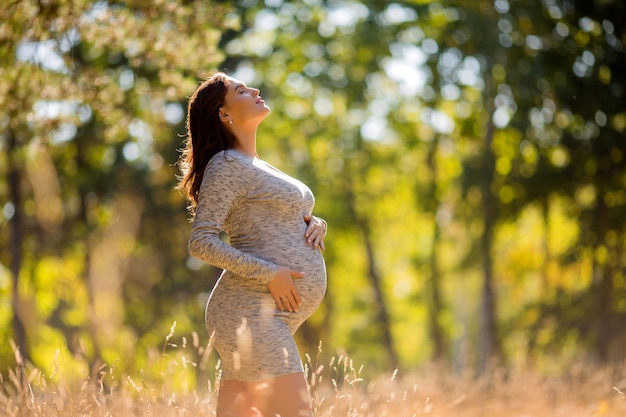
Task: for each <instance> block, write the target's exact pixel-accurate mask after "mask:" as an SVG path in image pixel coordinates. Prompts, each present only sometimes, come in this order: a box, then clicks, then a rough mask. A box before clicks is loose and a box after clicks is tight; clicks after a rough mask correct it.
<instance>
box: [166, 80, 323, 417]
mask: <svg viewBox="0 0 626 417" xmlns="http://www.w3.org/2000/svg"><path fill="white" fill-rule="evenodd" d="M269 111H270V109H269V107H268V106H267V105H266V104H265V102H264V101H263V99H262V98H261V96H260V93H259V90H257V89H255V88H250V87H248V86H246V85H245V84H244V83H243V82H241V81H239V80H237V79H234V78H232V77H230V76H227V75H225V74H223V73H216V74H214V75H213V76H212V77H210V78H209V79H208V80H206V81H204V82H203V83H202V84H201V85H200V87H198V89H197V90H196V91H195V92H194V94H193V95H192V96H191V98H190V99H189V105H188V114H187V138H186V141H185V148H184V149H183V153H182V155H181V159H180V161H179V167H180V169H181V172H182V177H181V179H180V183H179V185H178V186H179V188H180V189H183V190H184V191H185V192H186V194H187V196H188V199H189V201H190V207H189V208H190V210H191V213H192V215H193V224H192V227H191V235H190V238H189V252H190V253H191V255H193V256H195V257H197V258H199V259H202V260H203V261H205V262H207V263H209V264H211V265H214V266H216V267H218V268H221V269H223V270H224V271H223V272H222V275H221V276H220V278H219V280H218V282H217V284H216V285H215V287H214V289H213V291H212V292H211V296H210V297H209V301H208V303H207V307H206V327H207V330H208V332H209V334H210V335H211V337H212V338H213V343H214V346H215V349H216V350H217V352H218V354H219V356H220V360H221V363H222V375H221V378H220V384H219V393H218V402H217V417H230V416H263V417H275V416H277V415H278V416H281V417H299V416H303V417H304V416H307V417H310V416H312V415H313V414H312V411H311V404H310V402H311V401H310V396H309V392H308V388H307V383H306V379H305V377H304V370H303V367H302V362H301V359H300V355H299V353H298V348H297V346H296V343H295V341H294V338H293V335H294V333H295V331H296V330H297V329H298V327H299V326H300V325H301V324H302V323H303V322H304V320H306V319H307V318H308V317H309V316H310V315H311V314H313V312H314V311H315V310H316V309H317V307H318V306H319V305H320V303H321V302H322V299H323V297H324V293H325V291H326V267H325V265H324V259H323V257H322V253H321V251H322V250H324V240H323V239H324V237H325V235H326V227H327V226H326V222H325V221H324V220H322V219H320V218H318V217H315V216H313V214H312V211H313V206H314V203H315V200H314V197H313V194H312V192H311V190H310V189H309V188H308V187H307V186H306V185H305V184H303V183H302V182H300V181H298V180H296V179H294V178H292V177H290V176H288V175H287V174H285V173H283V172H281V171H280V170H278V169H277V168H275V167H273V166H271V165H270V164H268V163H267V162H264V161H263V160H261V159H259V157H258V155H257V152H256V133H257V128H258V126H259V124H260V123H261V122H262V121H263V119H264V118H265V117H266V116H267V114H268V113H269ZM222 232H224V233H225V234H226V235H227V236H228V241H229V242H228V243H226V242H225V241H224V240H222V239H220V234H221V233H222Z"/></svg>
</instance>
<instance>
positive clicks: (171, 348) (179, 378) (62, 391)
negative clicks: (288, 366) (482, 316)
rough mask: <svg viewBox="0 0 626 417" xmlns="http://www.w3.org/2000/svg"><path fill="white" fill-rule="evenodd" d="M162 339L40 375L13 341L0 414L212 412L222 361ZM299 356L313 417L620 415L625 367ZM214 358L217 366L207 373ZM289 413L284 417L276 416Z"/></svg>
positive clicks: (96, 416)
mask: <svg viewBox="0 0 626 417" xmlns="http://www.w3.org/2000/svg"><path fill="white" fill-rule="evenodd" d="M175 328H176V323H174V324H173V325H172V328H171V329H170V334H168V336H167V337H166V338H165V342H164V345H163V348H162V349H161V351H160V355H161V357H160V360H159V363H158V364H156V363H155V367H156V368H157V369H152V370H150V369H146V370H141V371H140V372H139V373H138V374H134V375H130V374H126V373H125V372H124V371H123V370H120V369H117V368H116V366H117V365H116V363H113V364H112V365H101V366H98V367H96V368H95V369H93V370H91V371H90V372H89V374H86V375H84V378H83V379H81V380H70V379H69V377H66V376H65V375H70V374H73V373H70V372H63V366H64V364H63V363H62V362H61V361H60V360H59V359H58V358H55V359H54V365H55V366H54V371H52V372H51V374H50V375H44V373H43V372H42V371H40V370H39V369H38V368H37V367H35V366H33V365H32V364H29V363H26V362H25V361H24V360H23V359H22V357H21V355H20V354H19V351H18V350H17V349H16V348H15V346H13V349H14V352H15V355H16V366H15V369H12V370H9V371H8V372H7V374H6V375H3V374H0V415H3V416H7V417H26V416H28V417H30V416H42V417H43V416H45V417H49V416H70V417H73V416H75V417H86V416H90V417H91V416H93V417H114V416H115V417H130V416H147V417H152V416H154V417H182V416H190V417H191V416H193V417H205V416H206V417H213V416H215V405H216V398H217V396H216V394H217V384H216V381H217V380H218V374H219V361H217V360H216V358H214V357H213V355H212V353H213V350H212V342H211V340H209V342H208V344H207V345H206V346H202V345H201V344H200V342H199V337H198V335H197V334H192V336H191V343H188V340H187V338H186V337H181V338H179V339H176V343H175V341H174V339H175V337H174V331H175ZM323 357H324V355H323V351H322V344H321V343H320V344H319V346H318V350H317V352H316V354H315V357H314V358H312V357H311V356H310V355H308V354H306V355H305V370H306V375H307V380H308V382H309V386H310V390H311V396H312V399H313V409H314V412H315V416H316V417H386V416H389V417H391V416H393V417H416V416H428V417H435V416H436V417H491V416H494V417H496V416H497V417H531V416H532V417H544V416H545V417H579V416H580V417H624V416H626V398H625V394H624V392H626V364H615V365H613V366H604V367H596V366H592V365H591V364H588V363H579V364H576V365H574V366H572V367H570V369H569V370H568V371H567V372H566V373H564V374H562V375H559V376H548V375H544V374H542V373H541V372H539V371H536V370H529V369H512V368H507V369H505V368H494V369H492V370H491V371H490V372H488V373H486V374H484V375H483V376H481V377H476V376H475V375H474V374H473V373H472V372H464V373H459V372H452V371H451V370H450V369H448V368H446V367H443V366H440V365H435V364H429V365H424V366H421V367H420V368H419V369H416V370H414V371H413V372H402V371H398V370H391V371H390V372H389V374H387V375H379V376H377V377H375V378H366V377H364V376H363V374H364V372H363V370H364V367H363V366H356V365H355V364H354V361H353V360H352V359H351V358H350V357H349V356H347V355H345V354H343V355H335V356H332V357H330V359H325V360H324V359H322V358H323ZM211 363H215V364H216V365H215V366H216V367H215V371H214V372H212V371H211V369H210V368H211V366H210V364H211ZM283 417H287V416H283Z"/></svg>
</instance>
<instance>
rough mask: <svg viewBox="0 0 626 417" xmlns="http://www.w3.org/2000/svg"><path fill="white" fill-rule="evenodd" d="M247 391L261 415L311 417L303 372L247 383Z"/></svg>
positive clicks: (309, 398)
mask: <svg viewBox="0 0 626 417" xmlns="http://www.w3.org/2000/svg"><path fill="white" fill-rule="evenodd" d="M248 388H249V393H250V394H251V396H252V398H253V400H254V404H255V405H256V406H257V407H258V409H259V410H260V411H261V414H262V415H263V417H276V416H280V417H313V411H312V410H311V396H310V394H309V388H308V385H307V383H306V379H305V378H304V373H302V372H298V373H295V374H289V375H281V376H278V377H276V378H272V379H268V380H265V381H259V382H250V383H248Z"/></svg>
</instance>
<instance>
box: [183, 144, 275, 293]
mask: <svg viewBox="0 0 626 417" xmlns="http://www.w3.org/2000/svg"><path fill="white" fill-rule="evenodd" d="M243 176H245V167H243V166H242V165H241V164H240V163H239V162H238V161H237V160H235V159H231V158H226V159H225V158H224V154H218V155H216V156H214V157H213V158H212V159H211V161H210V162H209V164H208V165H207V167H206V169H205V172H204V176H203V179H202V185H201V187H200V192H199V196H198V205H197V207H196V214H195V216H194V220H193V224H192V226H191V234H190V236H189V242H188V247H189V253H190V254H191V255H192V256H194V257H196V258H199V259H201V260H203V261H205V262H207V263H209V264H211V265H213V266H216V267H218V268H221V269H226V270H228V271H231V272H233V273H235V274H237V275H240V276H243V277H246V278H250V279H256V280H258V281H259V282H260V283H263V284H268V283H269V282H270V281H272V279H273V278H274V277H275V276H276V274H277V272H278V268H279V267H278V265H276V264H274V263H272V262H270V261H267V260H265V259H261V258H258V257H255V256H253V255H250V254H246V253H243V252H241V251H240V250H238V249H235V248H233V247H232V246H230V245H229V244H227V243H225V242H223V241H222V240H221V239H220V233H221V232H222V231H223V225H224V222H225V221H226V218H227V216H228V214H229V212H230V211H231V209H232V208H233V207H234V206H235V205H236V204H238V203H239V202H240V201H241V199H243V198H244V196H245V195H246V192H247V191H246V184H247V181H246V178H244V177H243Z"/></svg>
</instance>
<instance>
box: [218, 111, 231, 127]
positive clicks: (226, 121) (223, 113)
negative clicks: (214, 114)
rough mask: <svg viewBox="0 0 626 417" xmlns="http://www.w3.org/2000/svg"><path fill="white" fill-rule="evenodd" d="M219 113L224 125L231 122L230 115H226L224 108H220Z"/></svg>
mask: <svg viewBox="0 0 626 417" xmlns="http://www.w3.org/2000/svg"><path fill="white" fill-rule="evenodd" d="M219 113H220V121H221V122H224V123H228V121H229V120H230V116H229V115H228V113H226V111H225V110H224V108H223V107H220V109H219Z"/></svg>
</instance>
